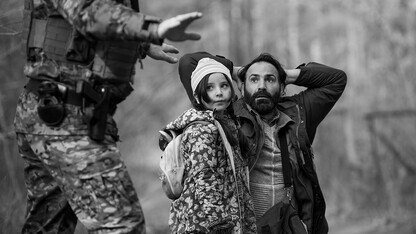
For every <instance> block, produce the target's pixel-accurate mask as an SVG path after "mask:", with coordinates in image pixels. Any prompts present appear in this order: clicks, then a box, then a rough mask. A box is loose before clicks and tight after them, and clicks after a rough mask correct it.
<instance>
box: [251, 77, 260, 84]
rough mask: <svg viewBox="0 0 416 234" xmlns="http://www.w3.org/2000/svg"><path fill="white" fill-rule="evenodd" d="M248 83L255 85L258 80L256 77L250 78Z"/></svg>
mask: <svg viewBox="0 0 416 234" xmlns="http://www.w3.org/2000/svg"><path fill="white" fill-rule="evenodd" d="M250 81H251V82H252V83H256V82H257V81H259V79H258V78H257V77H253V78H250Z"/></svg>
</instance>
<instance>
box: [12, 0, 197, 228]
mask: <svg viewBox="0 0 416 234" xmlns="http://www.w3.org/2000/svg"><path fill="white" fill-rule="evenodd" d="M136 1H137V0H136ZM201 16H202V15H201V13H199V12H193V13H188V14H183V15H178V16H176V17H173V18H170V19H167V20H164V21H163V20H160V19H158V18H155V17H150V16H146V15H143V14H141V13H139V9H138V2H135V1H134V0H132V1H126V0H124V1H123V0H117V1H115V0H96V1H94V0H25V8H24V28H23V29H24V30H23V36H24V38H23V40H24V45H25V51H26V59H27V61H26V65H25V68H24V73H25V76H26V77H27V78H29V79H28V83H27V84H26V85H25V89H24V90H23V92H22V94H21V96H20V98H19V101H18V105H17V110H16V117H15V129H16V133H17V142H18V148H19V153H20V155H21V157H22V158H23V159H24V161H25V171H24V172H25V180H26V186H27V192H28V194H27V214H26V220H25V223H24V226H23V230H22V233H31V234H33V233H74V230H75V226H76V223H77V220H80V221H81V223H82V224H83V225H84V226H85V227H86V228H87V229H88V231H89V233H145V222H144V216H143V212H142V209H141V206H140V203H139V200H138V197H137V194H136V191H135V189H134V187H133V183H132V180H131V178H130V176H129V174H128V172H127V170H126V166H125V164H124V162H123V161H122V159H121V156H120V151H119V149H118V148H117V146H116V142H117V140H118V134H117V126H116V124H115V122H114V120H113V117H112V116H113V114H114V112H115V109H116V106H117V104H118V103H120V102H121V101H123V100H124V99H125V98H126V97H127V96H128V95H129V94H130V92H131V91H132V90H133V89H132V86H131V85H132V82H133V80H132V77H133V75H134V68H135V64H136V61H137V60H139V61H140V60H141V59H143V58H144V57H145V56H146V55H148V56H149V57H151V58H154V59H158V60H164V61H167V62H170V63H174V62H176V61H177V60H176V58H174V57H172V56H170V55H168V54H167V53H169V52H174V53H175V52H176V53H177V52H178V51H177V50H176V48H174V47H173V46H170V45H167V44H164V43H163V41H164V39H168V40H171V41H185V40H198V39H199V38H200V36H199V35H198V34H193V33H185V30H186V28H187V26H188V25H189V24H190V23H192V22H193V21H194V20H195V19H198V18H200V17H201Z"/></svg>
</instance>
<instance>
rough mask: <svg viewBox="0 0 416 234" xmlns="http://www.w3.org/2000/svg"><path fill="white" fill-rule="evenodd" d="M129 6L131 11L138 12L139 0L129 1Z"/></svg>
mask: <svg viewBox="0 0 416 234" xmlns="http://www.w3.org/2000/svg"><path fill="white" fill-rule="evenodd" d="M130 4H131V8H133V10H135V11H137V12H140V7H139V0H130Z"/></svg>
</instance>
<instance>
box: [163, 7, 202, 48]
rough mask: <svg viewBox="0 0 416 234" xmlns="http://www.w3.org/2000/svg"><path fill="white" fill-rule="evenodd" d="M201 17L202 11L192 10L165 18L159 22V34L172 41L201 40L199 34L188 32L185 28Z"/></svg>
mask: <svg viewBox="0 0 416 234" xmlns="http://www.w3.org/2000/svg"><path fill="white" fill-rule="evenodd" d="M201 17H202V13H201V12H191V13H187V14H183V15H177V16H175V17H173V18H170V19H167V20H164V21H162V22H161V23H160V24H159V27H158V30H157V32H158V35H159V37H160V38H166V39H168V40H170V41H186V40H199V39H200V38H201V36H200V35H199V34H196V33H186V32H185V30H186V28H187V27H188V25H189V24H191V23H192V22H193V21H194V20H196V19H199V18H201Z"/></svg>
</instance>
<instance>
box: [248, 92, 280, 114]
mask: <svg viewBox="0 0 416 234" xmlns="http://www.w3.org/2000/svg"><path fill="white" fill-rule="evenodd" d="M259 97H261V98H260V99H257V98H259ZM256 99H257V100H256ZM279 99H280V92H276V93H275V94H274V95H271V94H270V93H269V92H267V91H261V90H260V91H257V92H255V93H254V94H251V93H249V92H247V90H244V101H245V102H246V103H247V104H249V105H250V106H251V108H253V109H254V110H255V111H257V113H259V114H260V115H264V114H268V113H270V112H272V111H273V110H274V109H275V108H276V107H277V104H278V102H279Z"/></svg>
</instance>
